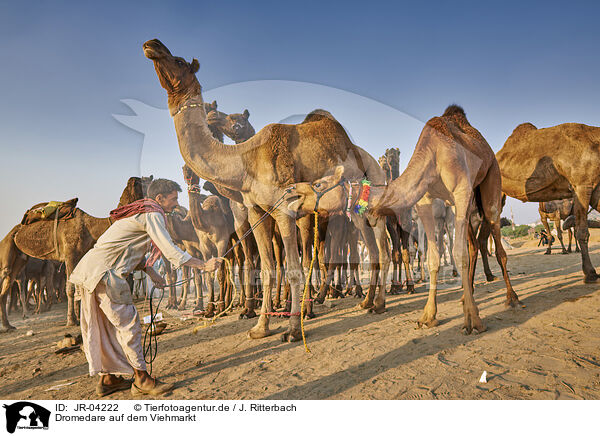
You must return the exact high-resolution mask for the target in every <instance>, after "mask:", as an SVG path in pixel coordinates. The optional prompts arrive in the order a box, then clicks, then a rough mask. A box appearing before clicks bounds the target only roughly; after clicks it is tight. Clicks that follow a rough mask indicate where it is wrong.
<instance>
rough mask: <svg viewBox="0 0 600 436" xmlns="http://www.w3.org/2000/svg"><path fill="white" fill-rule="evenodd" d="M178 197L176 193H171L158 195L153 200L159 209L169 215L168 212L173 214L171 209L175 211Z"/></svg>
mask: <svg viewBox="0 0 600 436" xmlns="http://www.w3.org/2000/svg"><path fill="white" fill-rule="evenodd" d="M178 197H179V194H178V193H177V191H173V192H171V193H169V194H166V195H165V194H158V195H157V196H156V199H155V200H156V202H157V203H158V204H160V207H162V208H163V210H164V211H165V212H166V213H170V212H173V209H175V206H177V205H178V204H179V203H178V202H177V198H178Z"/></svg>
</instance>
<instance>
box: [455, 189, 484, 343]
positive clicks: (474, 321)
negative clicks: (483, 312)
mask: <svg viewBox="0 0 600 436" xmlns="http://www.w3.org/2000/svg"><path fill="white" fill-rule="evenodd" d="M457 191H458V190H457ZM457 191H455V193H454V198H455V204H456V239H455V247H454V248H455V250H454V257H455V260H456V264H457V266H458V267H459V268H460V269H461V271H462V274H461V277H462V285H463V312H464V315H465V321H464V325H463V328H462V330H463V332H464V333H465V334H470V333H471V332H472V331H473V330H476V331H477V332H479V333H481V332H483V331H485V330H486V327H485V325H484V324H483V322H482V321H481V318H480V317H479V310H478V309H477V305H476V304H475V299H474V298H473V283H472V282H471V280H470V274H469V268H470V264H471V259H472V256H477V241H476V240H475V235H474V234H473V228H472V227H471V225H470V224H469V220H468V218H467V217H468V216H470V215H469V205H470V204H471V198H472V197H473V191H472V190H471V189H469V188H465V189H463V190H460V191H458V192H457ZM469 253H472V254H471V255H470V254H469ZM474 267H475V265H473V268H474Z"/></svg>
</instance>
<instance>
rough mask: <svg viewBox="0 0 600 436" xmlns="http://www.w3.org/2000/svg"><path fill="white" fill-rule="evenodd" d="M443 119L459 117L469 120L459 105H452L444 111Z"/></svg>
mask: <svg viewBox="0 0 600 436" xmlns="http://www.w3.org/2000/svg"><path fill="white" fill-rule="evenodd" d="M442 116H443V117H453V116H459V117H462V118H465V119H466V118H467V114H465V110H464V109H463V108H462V107H460V106H459V105H457V104H451V105H450V106H448V107H447V108H446V110H445V111H444V114H443V115H442Z"/></svg>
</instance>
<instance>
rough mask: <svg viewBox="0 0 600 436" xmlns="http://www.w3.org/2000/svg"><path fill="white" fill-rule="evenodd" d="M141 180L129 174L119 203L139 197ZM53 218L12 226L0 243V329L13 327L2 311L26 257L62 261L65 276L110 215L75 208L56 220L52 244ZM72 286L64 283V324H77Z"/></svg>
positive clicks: (100, 231) (108, 219)
mask: <svg viewBox="0 0 600 436" xmlns="http://www.w3.org/2000/svg"><path fill="white" fill-rule="evenodd" d="M142 189H143V188H142V180H141V179H140V178H139V177H131V178H130V179H129V180H128V182H127V186H126V187H125V190H124V191H123V194H122V195H121V200H120V202H119V206H121V205H123V204H127V203H130V202H132V201H135V200H139V199H141V198H143V190H142ZM54 225H55V223H54V221H53V220H45V221H37V222H34V223H32V224H28V225H21V224H19V225H17V226H15V227H14V228H13V229H12V230H11V231H10V232H9V233H8V235H6V236H5V238H4V239H3V240H2V242H0V265H1V269H0V271H1V274H2V276H1V279H2V290H1V291H0V306H1V311H0V318H1V319H0V320H1V322H2V327H0V332H6V331H8V330H12V329H14V327H13V326H12V325H10V323H9V322H8V317H7V313H6V296H7V293H8V291H9V290H10V289H11V287H12V283H13V282H14V280H15V279H16V277H17V276H18V275H19V273H20V272H21V269H22V268H23V266H24V265H25V262H26V261H27V259H28V257H36V258H38V259H48V260H55V261H59V262H64V263H65V267H66V274H67V279H68V277H69V275H70V274H71V271H73V269H74V268H75V265H77V263H78V262H79V260H80V259H81V258H82V257H83V255H84V254H85V253H87V251H88V250H89V249H91V248H92V247H93V246H94V244H95V243H96V241H97V240H98V238H99V237H100V235H102V233H104V231H105V230H106V229H108V227H110V225H111V221H110V218H96V217H93V216H91V215H88V214H87V213H85V212H84V211H82V210H81V209H79V208H77V209H75V216H74V217H73V218H71V219H69V220H67V221H58V225H57V228H56V244H57V246H56V247H55V245H54V241H55V239H54ZM57 248H58V250H57ZM74 296H75V289H74V287H73V285H72V284H71V283H67V301H68V305H67V326H72V325H77V318H76V316H75V302H74Z"/></svg>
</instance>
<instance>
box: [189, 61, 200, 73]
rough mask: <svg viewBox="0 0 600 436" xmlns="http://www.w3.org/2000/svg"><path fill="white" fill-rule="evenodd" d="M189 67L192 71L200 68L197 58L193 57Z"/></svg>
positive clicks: (195, 71) (194, 71)
mask: <svg viewBox="0 0 600 436" xmlns="http://www.w3.org/2000/svg"><path fill="white" fill-rule="evenodd" d="M190 68H191V69H192V73H197V72H198V70H199V69H200V62H198V59H194V60H193V61H192V63H191V64H190Z"/></svg>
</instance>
